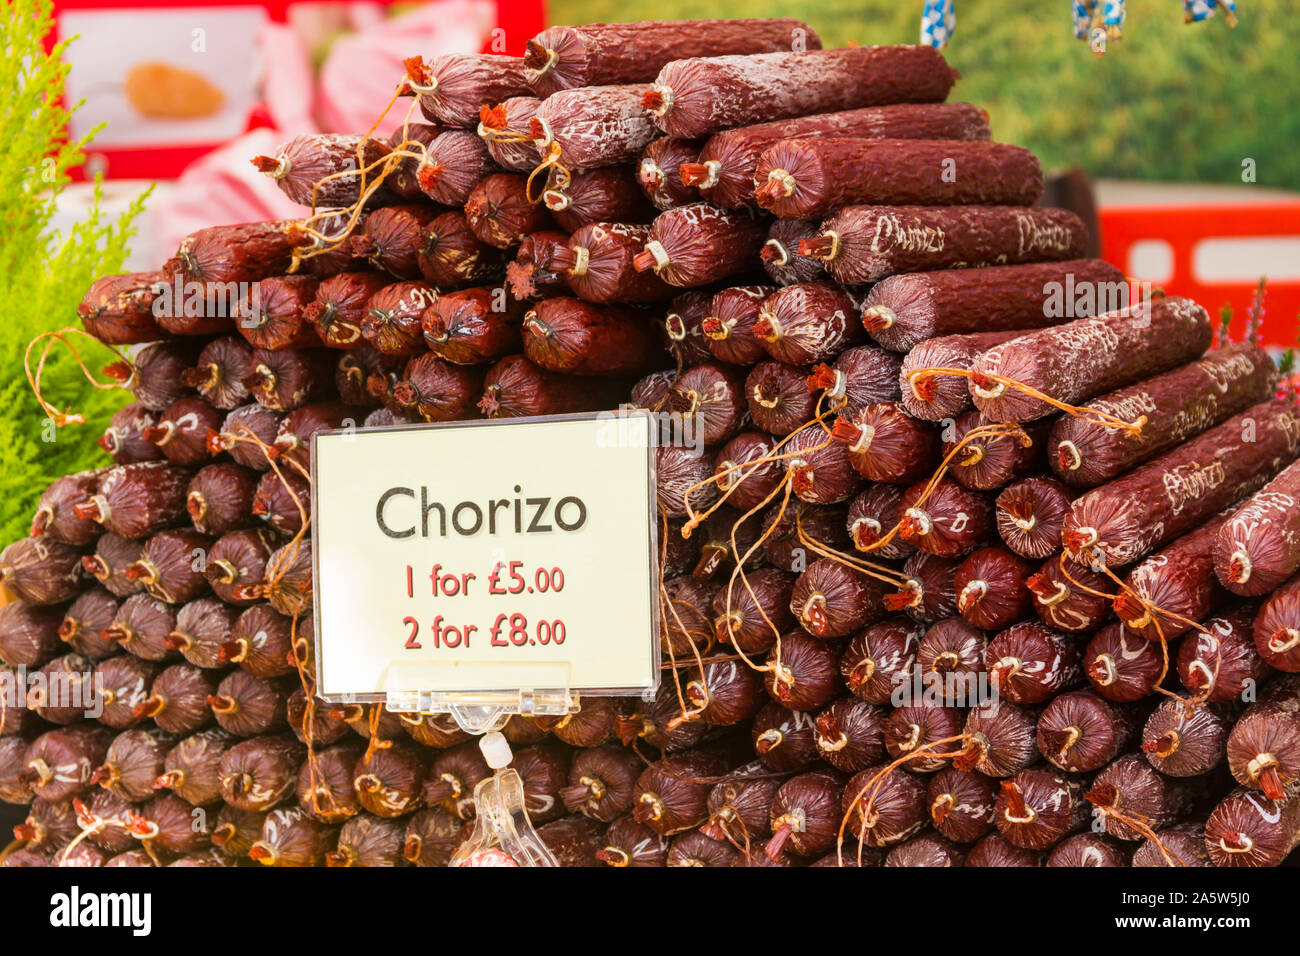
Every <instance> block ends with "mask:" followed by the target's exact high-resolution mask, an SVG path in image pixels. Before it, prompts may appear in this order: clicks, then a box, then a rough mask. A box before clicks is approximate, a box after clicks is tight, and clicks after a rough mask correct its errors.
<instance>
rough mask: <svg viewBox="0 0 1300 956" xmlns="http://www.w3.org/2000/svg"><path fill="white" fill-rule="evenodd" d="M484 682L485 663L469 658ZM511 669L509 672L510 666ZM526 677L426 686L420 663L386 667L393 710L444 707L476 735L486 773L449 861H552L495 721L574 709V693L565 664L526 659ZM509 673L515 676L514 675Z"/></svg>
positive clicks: (428, 674) (426, 671) (427, 676)
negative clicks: (470, 824) (506, 685)
mask: <svg viewBox="0 0 1300 956" xmlns="http://www.w3.org/2000/svg"><path fill="white" fill-rule="evenodd" d="M470 666H471V667H472V668H473V669H474V670H475V671H476V672H478V671H484V672H486V673H484V674H483V678H484V681H483V682H484V683H490V682H491V671H492V670H493V669H494V668H493V666H492V665H491V664H474V665H470ZM512 670H514V671H517V670H518V666H517V665H516V666H515V667H514V668H512ZM527 670H528V676H529V677H531V678H533V680H535V682H536V685H535V686H534V687H530V688H521V689H519V690H509V691H507V690H495V691H429V690H421V689H419V688H422V687H429V686H431V684H430V682H431V680H433V679H434V675H433V671H432V670H431V668H430V667H429V666H428V665H420V664H394V665H393V666H392V667H390V668H389V671H388V689H387V692H386V695H385V703H386V706H387V707H388V709H389V710H390V711H393V712H395V713H419V714H450V715H451V717H452V719H453V720H455V721H456V723H457V724H458V725H459V726H460V728H461V729H462V730H464V731H465V732H466V733H469V734H473V735H475V736H478V737H479V749H480V750H481V751H482V752H483V757H484V759H485V760H486V761H487V765H488V766H489V767H490V768H491V769H492V776H490V777H486V778H484V779H483V780H481V781H479V783H478V785H477V786H476V787H475V788H474V812H475V819H474V830H473V832H472V833H471V834H470V837H469V839H468V840H466V841H465V843H463V844H462V845H461V847H460V849H459V850H457V851H456V854H455V856H454V857H453V858H452V860H451V865H452V866H556V865H557V864H556V861H555V857H554V855H552V853H551V851H550V849H549V848H548V847H547V846H546V844H545V843H544V842H542V839H541V837H539V836H538V835H537V830H536V829H535V828H534V827H533V823H532V820H530V819H529V817H528V809H527V807H525V805H524V783H523V780H522V779H520V777H519V774H518V772H517V771H515V770H513V769H511V767H510V763H511V761H512V760H513V758H514V755H513V754H512V753H511V750H510V743H509V741H507V740H506V738H505V737H504V736H502V734H501V728H502V727H504V726H505V724H506V721H507V720H509V719H510V718H511V717H512V716H513V715H515V714H520V715H524V716H530V717H531V716H547V717H561V716H563V715H565V714H573V713H577V711H578V708H579V703H580V702H579V698H578V695H577V694H576V693H574V692H572V691H570V690H569V687H568V678H569V665H568V664H566V663H553V664H550V663H534V664H530V665H528V668H527ZM516 676H517V675H516Z"/></svg>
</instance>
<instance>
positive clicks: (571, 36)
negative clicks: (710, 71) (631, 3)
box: [524, 17, 821, 97]
mask: <svg viewBox="0 0 1300 956" xmlns="http://www.w3.org/2000/svg"><path fill="white" fill-rule="evenodd" d="M799 45H802V46H803V48H804V49H809V50H817V49H820V48H821V38H820V37H818V36H817V33H816V32H815V31H814V30H813V29H812V27H810V26H808V24H806V23H804V22H802V21H800V20H790V19H784V18H777V17H771V18H767V17H764V18H761V19H748V20H746V19H740V20H641V21H637V22H634V23H589V24H586V25H584V26H552V27H547V28H546V29H545V30H543V31H542V32H541V33H539V34H537V36H535V37H533V38H532V39H531V40H529V41H528V43H527V44H526V45H525V47H524V64H525V66H526V67H527V68H528V82H529V85H530V86H531V87H532V89H533V90H534V92H536V94H537V95H538V96H541V97H547V96H550V95H551V94H553V93H558V92H559V91H560V90H572V89H575V88H577V87H580V86H605V85H607V84H610V83H635V82H641V81H646V80H652V79H654V76H655V74H656V73H658V72H659V71H660V70H661V69H663V67H664V66H665V65H667V64H668V63H670V62H672V61H673V60H679V59H681V58H682V57H694V56H727V55H735V54H746V53H770V52H776V51H779V50H791V49H795V48H796V47H797V46H799Z"/></svg>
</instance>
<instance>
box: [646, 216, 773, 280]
mask: <svg viewBox="0 0 1300 956" xmlns="http://www.w3.org/2000/svg"><path fill="white" fill-rule="evenodd" d="M766 240H767V226H766V224H765V223H764V222H763V220H761V219H759V218H757V217H756V216H754V215H752V214H750V213H748V212H744V211H741V212H730V211H728V210H725V209H719V208H718V207H717V206H713V205H710V204H709V203H706V202H697V203H691V204H690V205H688V206H678V207H677V208H675V209H669V210H667V211H666V212H663V213H660V214H659V216H658V217H656V218H655V221H654V223H653V224H652V225H651V226H650V239H649V241H648V242H647V243H646V246H645V251H644V252H642V253H640V254H639V255H637V257H636V258H635V259H634V260H633V264H634V265H635V266H636V268H637V269H639V270H641V271H643V272H644V271H646V270H649V269H653V270H654V271H655V272H657V273H659V275H660V276H662V277H663V280H664V281H665V282H667V283H668V284H669V285H674V286H678V287H679V288H693V287H695V286H702V285H708V284H709V283H711V282H720V281H722V280H724V279H727V278H728V277H730V276H733V275H737V274H739V273H742V272H745V271H747V270H748V269H750V268H752V266H753V265H754V262H755V259H756V257H757V256H758V250H759V249H761V248H762V246H763V243H764V242H765V241H766Z"/></svg>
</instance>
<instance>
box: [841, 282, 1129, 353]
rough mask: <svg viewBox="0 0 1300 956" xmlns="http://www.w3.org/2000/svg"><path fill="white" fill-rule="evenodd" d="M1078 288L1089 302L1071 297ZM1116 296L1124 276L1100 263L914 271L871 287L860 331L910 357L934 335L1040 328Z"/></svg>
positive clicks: (1093, 310) (1088, 310) (1088, 312)
mask: <svg viewBox="0 0 1300 956" xmlns="http://www.w3.org/2000/svg"><path fill="white" fill-rule="evenodd" d="M1076 288H1077V289H1080V290H1087V292H1088V293H1090V296H1091V297H1090V298H1089V299H1084V298H1083V294H1082V293H1080V294H1079V295H1074V294H1071V293H1073V292H1074V290H1075V289H1076ZM1117 289H1118V290H1122V292H1127V290H1128V286H1127V284H1126V283H1125V281H1124V274H1123V273H1122V272H1120V271H1119V270H1118V269H1116V268H1115V267H1114V266H1112V265H1111V264H1110V263H1109V262H1105V261H1103V260H1101V259H1072V260H1068V261H1066V262H1037V263H1030V264H1027V265H1016V266H987V267H985V268H983V269H941V270H939V271H935V272H909V273H904V274H903V275H893V276H890V277H889V278H887V279H882V280H881V281H880V282H878V283H877V284H876V285H874V286H872V288H871V291H870V292H869V293H867V298H866V299H865V301H864V302H863V304H862V324H863V325H865V326H866V328H867V331H868V332H870V333H871V335H872V337H873V338H874V339H875V340H876V341H877V342H879V343H880V344H881V345H883V346H884V347H885V348H887V349H894V350H896V351H899V352H905V351H907V350H908V349H911V348H914V347H915V346H917V345H919V344H921V343H922V342H924V341H925V340H926V339H931V338H935V337H936V336H947V335H964V334H968V333H972V332H1002V331H1008V330H1013V329H1014V330H1024V329H1037V328H1042V327H1043V326H1045V325H1053V324H1055V323H1054V322H1053V319H1054V318H1055V317H1057V316H1064V315H1074V316H1083V315H1095V314H1096V308H1095V306H1096V304H1097V303H1098V302H1102V301H1110V299H1111V297H1110V292H1111V290H1117ZM1053 297H1056V299H1057V302H1056V303H1055V305H1054V303H1053ZM1081 305H1082V307H1083V308H1082V310H1081V309H1080V306H1081ZM1056 306H1059V308H1057V307H1056Z"/></svg>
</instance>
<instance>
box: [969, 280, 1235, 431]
mask: <svg viewBox="0 0 1300 956" xmlns="http://www.w3.org/2000/svg"><path fill="white" fill-rule="evenodd" d="M1212 335H1213V332H1212V330H1211V328H1210V317H1209V315H1208V314H1207V313H1206V311H1205V309H1203V308H1202V307H1201V306H1199V305H1197V304H1196V303H1195V302H1193V301H1192V300H1191V299H1183V298H1179V297H1177V296H1167V297H1165V298H1162V299H1154V300H1152V301H1151V302H1149V303H1139V304H1138V305H1136V306H1130V307H1128V308H1124V309H1119V310H1117V311H1114V312H1108V313H1106V314H1105V315H1100V316H1096V317H1095V318H1088V319H1076V320H1075V321H1073V322H1068V323H1066V324H1065V325H1058V326H1055V327H1052V328H1047V329H1039V330H1038V331H1036V332H1029V333H1027V334H1025V335H1023V336H1021V337H1020V338H1018V339H1012V340H1011V341H1009V342H1003V343H1002V344H1001V345H995V346H993V348H991V349H989V350H988V351H987V352H985V353H984V354H983V355H981V356H980V357H979V358H977V359H976V360H975V364H974V365H973V366H972V367H971V379H970V390H971V396H972V398H973V400H974V402H975V406H976V407H977V408H978V409H979V410H980V411H981V412H983V413H984V415H985V416H986V417H987V418H989V419H991V420H993V421H998V422H1026V421H1032V420H1034V419H1036V418H1042V417H1043V416H1044V415H1047V414H1050V413H1051V411H1052V406H1051V405H1049V404H1048V403H1047V402H1045V401H1043V400H1042V399H1040V398H1035V397H1033V396H1030V395H1027V394H1025V393H1024V392H1021V391H1018V390H1016V389H1014V388H1013V387H1011V386H1009V385H1007V384H1005V383H1002V382H998V381H994V380H993V379H991V378H989V376H990V375H999V376H1002V377H1004V378H1009V379H1012V380H1013V381H1015V382H1019V383H1020V384H1022V385H1028V386H1031V387H1033V388H1035V389H1037V390H1038V391H1039V392H1041V393H1043V394H1045V395H1049V396H1051V397H1052V398H1054V399H1056V400H1057V401H1060V402H1069V403H1074V402H1077V401H1079V400H1080V399H1085V398H1091V397H1092V396H1094V395H1098V394H1101V393H1102V392H1106V391H1109V390H1111V389H1113V388H1116V387H1118V386H1120V385H1125V384H1127V383H1129V382H1132V381H1135V380H1137V379H1140V378H1144V377H1146V376H1150V375H1157V374H1159V373H1160V372H1164V371H1167V370H1169V369H1171V368H1175V367H1177V366H1178V365H1180V364H1182V363H1184V362H1187V361H1190V360H1191V359H1194V358H1196V357H1197V356H1198V355H1200V354H1201V353H1202V352H1204V351H1205V350H1206V349H1207V348H1208V347H1209V345H1210V340H1211V337H1212Z"/></svg>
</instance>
